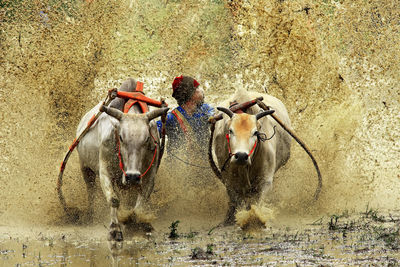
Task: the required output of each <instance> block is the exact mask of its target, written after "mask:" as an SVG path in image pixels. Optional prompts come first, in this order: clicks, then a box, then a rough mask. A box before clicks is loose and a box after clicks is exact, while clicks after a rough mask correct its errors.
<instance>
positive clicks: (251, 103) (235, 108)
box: [208, 96, 264, 124]
mask: <svg viewBox="0 0 400 267" xmlns="http://www.w3.org/2000/svg"><path fill="white" fill-rule="evenodd" d="M263 99H264V98H263V97H262V96H260V97H257V98H256V99H253V100H250V101H247V102H243V103H241V104H235V105H233V106H231V107H229V109H230V110H231V111H232V112H233V113H235V112H236V111H239V110H244V109H247V108H249V107H251V106H254V105H255V104H257V101H263ZM221 119H222V113H220V114H218V115H215V116H213V117H210V118H209V119H208V122H209V123H212V124H213V123H216V122H217V121H219V120H221Z"/></svg>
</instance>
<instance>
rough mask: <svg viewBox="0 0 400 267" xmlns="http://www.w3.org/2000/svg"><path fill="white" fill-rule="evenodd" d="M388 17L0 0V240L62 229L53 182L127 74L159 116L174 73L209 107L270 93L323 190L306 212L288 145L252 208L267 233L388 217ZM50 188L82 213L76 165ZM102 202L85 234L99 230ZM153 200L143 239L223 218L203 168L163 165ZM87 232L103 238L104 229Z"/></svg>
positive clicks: (317, 4)
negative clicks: (269, 187) (317, 222)
mask: <svg viewBox="0 0 400 267" xmlns="http://www.w3.org/2000/svg"><path fill="white" fill-rule="evenodd" d="M397 4H398V3H397V1H394V0H389V1H383V2H382V1H376V0H369V1H361V0H356V1H351V2H346V1H338V0H327V1H325V0H324V1H317V0H295V1H277V0H268V1H258V2H257V1H255V2H254V3H250V2H249V1H219V0H215V1H194V0H182V1H179V0H178V1H156V0H146V1H145V0H126V1H113V2H112V4H110V3H109V2H107V1H103V0H94V1H58V2H57V1H51V0H46V1H24V3H23V4H22V1H2V2H1V3H0V8H1V13H0V20H1V26H0V49H1V52H2V53H1V56H0V68H1V73H2V75H1V76H0V103H1V105H0V120H1V128H0V151H1V152H0V183H1V185H2V186H1V189H0V197H1V199H2V201H1V202H0V226H1V227H2V229H5V230H4V231H3V230H2V231H3V232H7V231H8V229H9V228H10V227H15V226H18V227H20V228H18V230H16V231H14V232H18V231H20V232H24V231H27V233H29V230H26V229H31V228H32V227H33V226H34V225H36V226H37V225H39V226H40V227H49V226H50V225H53V226H57V225H61V226H62V227H63V229H66V228H68V227H70V226H68V225H66V224H64V223H63V220H62V218H63V211H62V208H61V207H60V205H59V203H58V199H57V194H56V191H55V185H56V178H57V175H58V171H59V164H60V162H61V161H62V159H63V157H64V155H65V152H66V151H67V148H68V146H69V145H70V144H71V142H72V140H73V138H74V136H75V128H76V126H77V124H78V122H79V120H80V118H81V116H82V115H83V114H84V113H85V112H86V111H87V110H88V109H90V108H91V107H92V106H93V105H94V104H96V103H98V102H99V101H100V100H102V99H103V98H104V96H105V94H106V92H107V90H108V89H109V88H112V87H119V86H120V84H121V83H122V81H124V80H125V79H127V78H128V77H134V78H136V79H138V80H140V81H143V82H144V83H145V88H144V90H145V92H146V95H147V96H150V97H154V98H160V97H166V99H167V102H168V103H169V105H170V106H171V107H173V106H175V105H176V102H175V101H174V100H173V99H172V98H171V96H170V94H171V89H170V87H171V86H170V84H171V81H172V79H173V77H175V76H177V75H180V74H186V75H192V76H194V77H196V79H197V80H198V81H199V82H200V83H201V85H202V86H203V87H204V89H205V91H206V101H207V102H210V103H212V104H213V105H216V104H217V103H219V102H221V101H222V100H225V99H226V98H227V96H229V95H231V94H232V93H233V92H234V91H235V89H237V88H238V87H243V88H245V89H249V90H253V91H258V92H268V93H269V94H272V95H274V96H276V97H278V98H280V99H281V100H282V101H283V102H284V103H285V105H286V107H287V108H288V111H289V115H290V117H291V121H292V124H293V129H294V130H295V132H296V133H297V134H298V135H299V136H300V137H301V138H302V139H303V140H304V142H305V143H306V144H307V145H308V146H309V147H310V148H311V149H312V153H313V154H314V156H315V157H316V159H317V161H318V163H319V165H320V169H321V172H322V175H323V179H324V186H323V190H322V194H321V197H320V199H319V200H318V201H316V202H312V195H313V192H314V190H315V187H316V173H315V170H314V168H313V165H312V163H311V161H310V159H309V158H308V157H307V155H306V153H305V152H304V151H303V150H302V149H301V148H300V147H299V146H298V145H297V144H295V143H293V145H292V153H291V159H290V160H289V162H288V163H287V164H286V166H285V167H284V168H282V169H281V170H280V171H279V172H278V173H277V174H276V177H275V181H274V188H273V191H272V192H271V195H270V197H269V199H267V200H265V201H266V203H268V204H267V205H266V207H274V216H275V217H276V219H275V221H282V220H283V221H285V223H290V221H291V220H292V219H291V216H294V217H296V218H297V219H293V221H296V223H298V217H304V218H305V217H307V218H309V217H310V216H311V217H313V218H314V219H315V218H319V217H321V216H324V215H326V214H332V213H341V212H342V211H343V210H353V211H360V210H362V209H364V208H365V206H366V205H368V204H369V205H370V206H373V207H376V208H379V209H381V210H385V211H387V212H389V213H390V212H391V211H393V210H396V209H397V208H398V207H397V203H399V194H398V192H399V191H400V173H399V169H400V162H399V158H400V141H399V140H400V116H399V114H400V89H399V88H400V75H399V73H400V69H399V64H398V62H400V58H399V57H400V51H399V50H400V47H399V46H398V43H399V41H400V36H399V32H400V31H399V30H400V29H399V28H400V21H399V17H400V13H399V12H400V11H399V8H398V7H397ZM202 157H203V156H202ZM204 158H206V155H204ZM171 170H174V172H171ZM64 181H65V184H64V190H65V197H66V200H67V202H69V203H70V204H71V205H73V206H77V207H82V208H83V209H84V208H85V207H86V192H85V189H84V186H83V184H84V183H83V181H82V178H81V174H80V170H79V164H78V159H77V155H76V153H73V155H72V157H71V159H70V161H69V162H68V165H67V168H66V172H65V176H64ZM100 191H101V190H98V193H97V197H96V202H95V206H96V207H97V209H96V214H95V221H94V225H99V224H100V225H102V224H103V223H108V212H109V210H108V208H107V207H106V206H105V204H104V202H105V201H104V197H103V196H102V193H101V192H100ZM152 203H153V204H154V206H155V208H154V209H155V210H154V212H155V213H157V216H156V218H155V219H154V221H155V225H156V228H157V226H158V227H159V229H165V228H166V227H167V226H168V225H169V224H170V223H171V222H172V221H175V220H177V219H179V220H181V221H182V224H181V227H182V229H183V230H185V231H189V230H190V229H203V230H204V229H209V228H210V227H213V226H215V225H216V224H218V223H219V222H221V221H222V220H223V218H224V215H225V211H226V208H227V196H226V192H225V190H224V187H223V185H222V184H221V183H220V182H219V181H218V180H217V179H216V178H215V177H214V175H213V174H212V172H210V171H209V170H203V169H201V168H196V167H193V168H192V167H188V166H186V165H185V163H183V162H179V161H177V160H173V161H172V162H171V161H169V160H166V158H164V161H163V163H162V166H161V168H160V170H159V174H158V177H157V184H156V188H155V192H154V194H153V196H152ZM266 207H259V209H257V208H254V209H252V210H251V211H250V213H252V212H253V213H254V214H255V215H257V214H262V215H260V216H258V215H257V216H258V217H259V218H264V217H263V216H264V215H268V214H269V212H267V211H266V213H264V212H263V210H264V209H267V208H266ZM259 212H261V213H259ZM250 213H247V215H246V216H249V217H246V216H244V217H241V214H242V215H243V213H240V212H239V213H238V215H237V216H238V217H237V218H238V222H239V224H241V223H243V222H245V221H246V220H247V219H246V218H250V217H251V216H252V215H251V216H250ZM254 214H253V215H254ZM143 216H150V215H143ZM257 216H256V217H257ZM268 216H269V215H268ZM210 218H211V219H210ZM268 218H269V217H268ZM268 218H266V220H265V222H266V224H267V226H268V225H269V223H268V221H269V219H268ZM148 219H149V220H152V218H151V216H150V217H148ZM261 221H262V222H263V223H264V219H261ZM272 221H274V220H272ZM271 225H272V222H271ZM89 227H91V226H89ZM99 228H101V230H100V229H99ZM24 229H25V230H24ZM96 229H98V230H99V235H101V234H103V231H104V227H97V228H96ZM53 230H54V229H53ZM54 231H55V232H54V233H58V232H60V231H61V230H60V229H59V228H57V227H56V229H55V230H54ZM70 231H74V230H70ZM28 235H29V234H28ZM87 236H90V235H87Z"/></svg>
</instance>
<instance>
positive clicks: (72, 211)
mask: <svg viewBox="0 0 400 267" xmlns="http://www.w3.org/2000/svg"><path fill="white" fill-rule="evenodd" d="M65 211H66V215H67V218H66V220H67V222H69V223H78V222H79V221H80V219H81V215H82V211H81V210H79V209H78V208H67V209H66V210H65Z"/></svg>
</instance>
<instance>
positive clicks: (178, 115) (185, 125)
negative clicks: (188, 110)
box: [171, 109, 192, 134]
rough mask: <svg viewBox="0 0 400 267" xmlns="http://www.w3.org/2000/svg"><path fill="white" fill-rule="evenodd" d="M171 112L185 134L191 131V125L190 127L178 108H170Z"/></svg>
mask: <svg viewBox="0 0 400 267" xmlns="http://www.w3.org/2000/svg"><path fill="white" fill-rule="evenodd" d="M171 113H172V114H174V116H175V117H176V119H177V121H178V123H179V125H180V126H181V128H182V130H183V132H184V133H185V134H187V133H191V132H192V127H190V125H189V123H188V121H187V120H186V118H185V117H184V116H183V114H182V113H181V112H180V111H179V110H178V109H174V110H172V111H171Z"/></svg>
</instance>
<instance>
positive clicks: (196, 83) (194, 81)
mask: <svg viewBox="0 0 400 267" xmlns="http://www.w3.org/2000/svg"><path fill="white" fill-rule="evenodd" d="M182 80H183V76H182V75H181V76H179V77H175V79H174V81H173V82H172V89H173V90H174V91H175V89H176V88H177V87H178V86H179V85H180V84H181V82H182ZM199 85H200V84H199V83H198V82H197V81H196V80H195V79H193V87H194V88H196V87H197V86H199Z"/></svg>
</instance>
